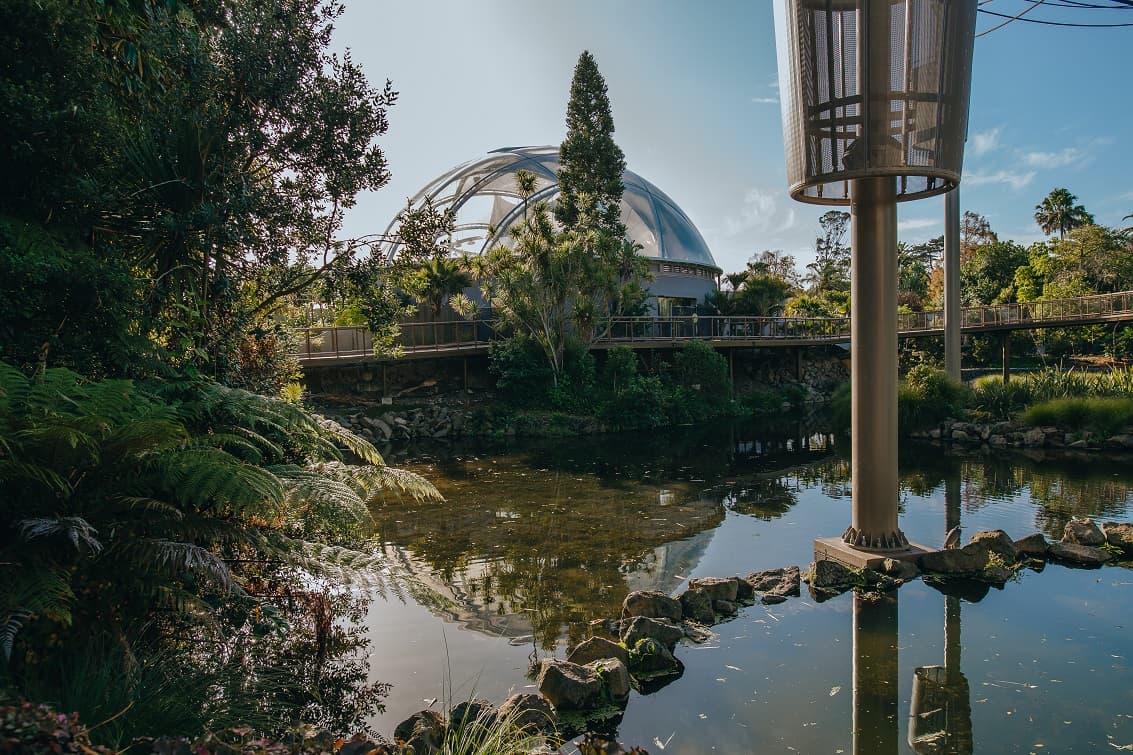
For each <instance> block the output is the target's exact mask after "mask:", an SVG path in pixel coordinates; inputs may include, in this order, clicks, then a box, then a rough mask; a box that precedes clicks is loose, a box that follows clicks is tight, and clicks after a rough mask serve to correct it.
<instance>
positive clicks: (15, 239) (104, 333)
mask: <svg viewBox="0 0 1133 755" xmlns="http://www.w3.org/2000/svg"><path fill="white" fill-rule="evenodd" d="M0 270H3V271H4V274H3V275H2V276H0V311H2V312H3V313H4V317H3V318H2V319H0V357H3V358H4V359H7V360H9V361H12V362H15V363H17V364H19V365H21V366H23V367H25V368H31V367H33V366H35V365H37V364H46V363H50V364H54V365H59V366H65V367H70V368H71V369H74V370H78V371H80V372H83V373H85V374H88V375H92V376H101V375H123V374H145V373H146V372H148V371H152V370H153V369H154V365H155V363H156V357H157V351H156V350H155V349H153V348H152V346H151V345H150V344H149V343H148V342H147V341H146V339H145V338H143V337H141V336H140V335H139V334H138V333H137V332H136V323H137V322H138V320H139V318H140V317H141V313H142V309H141V285H140V282H139V281H138V280H137V279H135V277H134V275H133V273H132V271H131V269H130V267H129V266H128V265H127V264H125V263H124V262H121V261H119V260H115V259H114V258H113V257H111V258H109V259H103V258H100V257H98V256H97V255H95V254H93V253H92V250H91V249H90V248H89V247H87V246H86V244H84V243H83V242H82V241H81V240H80V239H79V238H77V237H76V236H73V235H71V234H68V233H65V232H63V231H54V232H52V231H48V230H46V229H44V228H43V227H42V226H40V225H39V224H36V223H28V222H23V221H20V220H17V219H16V218H13V217H9V216H5V215H0Z"/></svg>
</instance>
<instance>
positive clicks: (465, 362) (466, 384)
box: [460, 357, 468, 392]
mask: <svg viewBox="0 0 1133 755" xmlns="http://www.w3.org/2000/svg"><path fill="white" fill-rule="evenodd" d="M460 361H462V362H463V363H464V390H465V391H466V392H467V391H468V357H464V358H463V359H461V360H460Z"/></svg>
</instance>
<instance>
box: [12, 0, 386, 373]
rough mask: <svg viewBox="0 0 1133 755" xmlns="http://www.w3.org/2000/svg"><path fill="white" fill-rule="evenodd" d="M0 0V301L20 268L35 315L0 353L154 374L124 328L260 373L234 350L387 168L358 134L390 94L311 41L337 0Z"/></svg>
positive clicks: (172, 348)
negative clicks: (1, 273) (6, 62)
mask: <svg viewBox="0 0 1133 755" xmlns="http://www.w3.org/2000/svg"><path fill="white" fill-rule="evenodd" d="M0 5H2V8H3V11H4V12H3V17H4V19H5V24H4V25H3V28H2V29H0V42H2V43H3V46H4V49H6V50H9V51H11V52H12V56H11V57H12V65H10V66H6V68H5V74H4V77H3V81H0V105H2V106H3V110H4V112H5V115H6V117H5V122H4V124H3V125H2V126H0V144H3V145H5V146H4V147H3V148H2V149H0V175H2V176H3V178H2V179H0V206H2V207H3V208H5V212H8V213H13V214H14V215H15V216H16V217H18V218H19V219H20V221H19V224H20V227H19V228H18V229H17V231H18V233H13V228H14V227H15V226H14V225H13V222H14V221H9V220H7V219H6V220H5V221H4V223H3V225H4V228H2V229H0V257H2V258H3V259H2V262H3V263H4V264H3V268H4V269H5V271H7V270H14V271H16V273H17V275H16V276H14V277H13V278H12V280H11V285H12V286H13V289H11V290H3V291H0V297H2V299H3V301H0V304H3V305H4V306H5V310H6V311H8V306H7V305H8V304H9V303H10V301H9V300H10V297H12V296H15V295H16V294H15V293H13V291H15V289H14V286H15V285H17V284H19V285H26V286H27V287H26V288H24V289H23V291H24V296H25V297H28V294H29V293H30V292H36V293H35V295H34V298H27V300H26V302H25V303H24V304H23V305H22V307H23V308H26V309H27V310H28V311H37V310H38V311H39V312H40V314H41V321H40V322H39V323H38V324H36V323H29V325H31V326H32V327H29V328H27V329H26V334H25V333H21V334H19V336H18V337H17V338H14V339H9V338H8V337H6V336H7V334H4V335H5V337H4V338H3V343H4V345H5V350H4V356H5V357H6V358H9V359H13V360H16V361H18V362H19V363H21V364H28V363H29V362H34V361H37V359H38V356H37V355H38V354H39V353H40V352H44V353H46V354H47V360H46V361H47V363H48V364H52V365H60V366H70V367H75V368H78V369H81V370H83V371H89V372H90V373H91V375H92V376H94V375H113V376H124V375H129V376H135V375H139V374H147V373H148V374H153V373H154V372H157V371H159V369H158V368H157V367H155V366H153V365H151V364H147V363H144V362H143V361H142V360H140V359H137V358H135V356H136V355H137V354H138V353H139V351H138V349H137V347H136V345H135V344H133V343H131V341H132V340H139V341H141V342H142V343H144V342H145V341H147V340H148V341H149V342H152V343H153V344H154V345H156V346H158V347H160V348H161V350H163V352H164V355H163V360H164V361H165V362H166V364H167V365H171V366H173V367H174V368H175V369H180V370H186V371H192V370H196V371H198V372H200V373H202V374H207V375H210V376H211V377H213V378H216V379H219V380H221V381H224V382H228V383H231V384H235V385H245V386H249V385H253V384H254V385H257V386H263V387H273V386H274V389H278V387H279V385H281V384H282V382H285V379H286V378H280V379H274V378H264V377H263V376H258V377H255V378H254V379H252V378H250V377H249V376H248V375H247V374H246V367H247V365H246V364H245V363H244V362H243V359H242V355H241V354H240V353H239V352H240V351H241V349H244V348H245V346H246V343H247V342H248V340H249V339H251V340H257V341H262V339H260V337H259V336H258V335H256V334H257V333H258V332H259V331H270V330H271V322H270V321H271V315H272V314H273V312H275V311H276V310H278V309H280V308H281V307H283V306H285V305H286V304H287V303H288V301H289V300H290V299H291V298H292V297H294V296H295V295H298V294H300V293H302V292H304V291H306V290H308V289H310V288H311V286H312V285H313V284H315V283H316V282H318V281H319V280H321V279H322V278H323V277H324V276H326V275H329V274H331V273H333V272H337V271H339V270H341V269H343V268H344V267H345V266H346V265H347V263H349V262H350V261H351V260H352V258H353V256H354V255H355V253H356V252H357V250H358V249H359V248H362V247H363V246H365V245H366V244H367V241H366V240H365V239H348V238H342V237H341V233H340V232H341V229H342V220H343V214H344V212H345V211H346V210H347V209H348V208H349V207H351V206H352V205H353V203H354V198H355V197H356V196H357V194H358V193H359V192H361V191H366V190H374V189H378V188H380V187H381V186H383V185H384V184H385V183H386V181H388V178H389V173H388V170H387V168H386V162H385V158H384V155H383V154H382V152H381V150H380V149H379V147H378V146H377V144H376V139H377V138H378V137H379V136H380V135H381V134H383V133H384V132H385V130H386V128H387V125H388V124H387V121H386V113H387V110H388V109H389V107H391V106H392V105H393V104H394V102H395V100H396V93H395V92H394V91H393V90H392V88H391V87H389V86H388V85H387V86H386V87H385V88H384V89H375V88H373V87H372V86H371V85H370V84H369V82H368V81H367V80H366V78H365V76H364V75H363V74H362V71H361V69H360V68H359V67H358V66H357V65H356V64H355V63H354V62H353V61H352V60H351V59H350V57H349V55H348V54H347V55H335V54H332V53H330V52H329V47H330V42H331V34H332V27H333V23H334V20H335V19H336V18H337V16H338V15H339V14H340V13H341V10H342V8H341V5H340V4H339V3H337V2H335V1H334V0H300V2H290V1H288V0H266V1H265V2H258V3H221V2H216V0H203V1H202V2H181V1H180V0H178V1H176V2H174V1H170V2H154V1H152V0H142V1H141V2H81V3H75V2H70V0H43V1H42V2H36V3H34V5H33V6H31V7H24V6H25V5H26V4H24V3H18V2H5V3H2V4H0ZM49 239H50V240H53V241H51V242H50V243H49V242H48V240H49ZM53 244H54V245H56V246H58V247H59V248H52V246H53ZM44 249H47V251H48V252H49V253H48V254H39V252H41V251H43V250H44ZM33 253H34V254H35V255H36V256H32V255H33ZM47 291H50V292H51V295H52V297H53V298H50V299H49V298H46V297H45V296H44V297H41V296H40V294H39V293H38V292H47ZM37 299H40V300H39V301H37ZM41 305H42V306H41ZM103 328H105V329H104V330H103ZM100 341H101V342H103V343H100ZM276 341H278V339H276ZM41 346H47V347H48V348H47V349H46V350H43V349H41V348H40V347H41ZM263 348H264V344H263V343H259V344H256V346H255V349H256V350H257V351H260V352H262V351H263ZM29 353H30V354H31V355H32V357H31V358H29V357H28V354H29ZM143 353H144V352H143ZM272 362H277V363H279V366H280V369H282V370H283V371H285V372H286V371H287V369H288V366H287V365H286V364H283V363H282V362H280V360H278V359H274V358H273V360H269V361H266V362H265V361H261V362H260V365H261V366H269V367H274V365H273V364H272ZM274 389H273V390H272V391H271V392H274Z"/></svg>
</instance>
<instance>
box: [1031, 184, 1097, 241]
mask: <svg viewBox="0 0 1133 755" xmlns="http://www.w3.org/2000/svg"><path fill="white" fill-rule="evenodd" d="M1077 201H1078V197H1076V196H1074V195H1073V194H1071V193H1070V192H1069V191H1067V190H1066V189H1055V190H1054V191H1052V192H1051V193H1050V194H1047V195H1046V197H1044V198H1043V201H1042V202H1041V203H1039V204H1037V205H1035V222H1036V223H1038V224H1039V227H1040V228H1042V229H1043V233H1045V234H1046V235H1048V236H1049V235H1050V234H1052V233H1054V232H1055V231H1058V238H1060V239H1063V238H1066V233H1067V232H1068V231H1070V230H1071V229H1073V228H1077V227H1079V226H1083V225H1092V224H1093V222H1094V216H1093V215H1091V214H1090V213H1088V212H1086V208H1085V207H1084V206H1082V205H1080V204H1075V203H1076V202H1077Z"/></svg>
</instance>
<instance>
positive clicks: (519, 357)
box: [488, 335, 551, 406]
mask: <svg viewBox="0 0 1133 755" xmlns="http://www.w3.org/2000/svg"><path fill="white" fill-rule="evenodd" d="M488 370H489V371H490V372H491V373H492V374H493V375H495V376H496V387H497V388H498V389H499V390H500V392H501V393H503V394H504V395H505V396H507V398H508V399H510V400H511V401H512V402H513V403H515V404H517V405H521V406H537V405H540V404H542V403H544V402H545V401H546V397H547V388H548V387H549V386H550V385H551V368H550V367H549V366H548V365H547V358H546V357H545V356H543V351H542V350H541V349H540V348H539V345H538V344H537V343H535V341H534V340H533V339H531V338H529V337H527V336H524V335H514V336H509V337H508V338H500V339H495V340H493V341H492V342H491V343H490V344H489V346H488Z"/></svg>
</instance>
